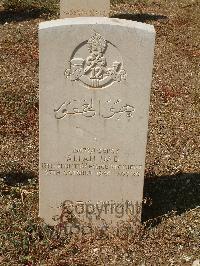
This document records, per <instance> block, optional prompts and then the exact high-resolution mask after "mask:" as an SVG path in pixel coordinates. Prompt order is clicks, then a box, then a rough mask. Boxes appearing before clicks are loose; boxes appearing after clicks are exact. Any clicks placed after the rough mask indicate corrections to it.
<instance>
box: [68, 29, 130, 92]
mask: <svg viewBox="0 0 200 266" xmlns="http://www.w3.org/2000/svg"><path fill="white" fill-rule="evenodd" d="M86 48H87V49H86ZM81 56H85V59H84V57H81ZM113 58H116V60H115V61H114V62H113V61H112V59H113ZM69 64H70V68H68V69H66V70H65V77H66V78H67V79H70V80H71V81H72V82H75V81H78V82H80V83H81V84H82V85H83V86H85V87H87V88H92V89H103V88H106V87H108V86H111V85H112V84H113V83H115V82H121V81H123V80H126V77H127V73H126V71H125V69H124V68H123V62H122V59H121V55H120V53H119V51H118V49H117V48H116V46H114V45H113V44H112V43H110V42H108V41H106V40H105V39H104V38H103V37H102V36H101V35H100V34H99V33H95V34H94V35H93V36H92V37H91V38H90V39H89V40H88V41H86V42H83V43H82V44H80V45H79V46H78V47H77V48H76V49H75V50H74V52H73V54H72V57H71V59H70V62H69Z"/></svg>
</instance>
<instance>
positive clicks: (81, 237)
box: [0, 0, 200, 266]
mask: <svg viewBox="0 0 200 266" xmlns="http://www.w3.org/2000/svg"><path fill="white" fill-rule="evenodd" d="M111 15H112V16H113V17H118V18H124V19H130V20H137V21H140V22H145V23H149V24H153V25H154V26H155V28H156V32H157V37H156V48H155V62H154V73H153V84H152V91H151V108H150V120H149V135H148V146H147V157H146V175H145V187H144V198H145V202H144V204H143V212H142V220H143V224H142V225H139V226H138V227H137V228H135V229H133V227H132V225H131V224H124V225H122V227H120V228H119V229H118V231H117V230H107V229H102V230H96V229H94V228H91V231H90V233H88V234H84V233H81V232H80V233H79V234H72V233H67V234H66V233H65V234H63V232H61V228H59V227H57V228H51V227H48V226H45V225H44V224H43V222H42V221H41V220H40V219H39V218H38V84H39V81H38V66H39V57H38V54H39V51H38V23H39V22H41V21H44V20H47V19H52V18H57V17H58V16H57V15H52V14H51V15H50V14H47V13H44V12H43V10H37V9H35V10H30V11H20V12H14V11H12V12H11V11H6V10H4V9H3V8H2V7H1V8H0V36H1V39H0V49H1V53H0V78H1V79H0V147H1V153H0V178H1V179H0V187H1V188H0V191H1V192H0V193H1V194H0V196H1V197H0V212H1V222H0V228H1V234H0V245H1V251H0V264H1V265H141V266H142V265H145V266H146V265H194V266H197V265H200V262H199V260H200V207H199V206H200V121H199V112H200V90H199V89H200V79H199V73H200V72H199V62H200V60H199V58H200V34H199V29H200V1H195V0H184V1H179V0H174V1H172V0H168V1H166V0H146V1H144V0H143V1H124V3H115V4H113V6H112V14H111ZM198 263H199V264H198Z"/></svg>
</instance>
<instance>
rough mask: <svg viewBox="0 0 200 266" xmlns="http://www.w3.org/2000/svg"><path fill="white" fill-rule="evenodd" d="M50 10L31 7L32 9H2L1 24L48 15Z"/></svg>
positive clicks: (0, 13)
mask: <svg viewBox="0 0 200 266" xmlns="http://www.w3.org/2000/svg"><path fill="white" fill-rule="evenodd" d="M48 13H49V12H48V11H47V9H45V8H44V9H31V10H21V11H11V10H3V11H0V24H5V23H6V22H7V23H10V22H21V21H25V20H26V21H27V20H28V21H29V20H32V19H36V18H39V17H41V16H42V15H43V16H44V15H47V14H48Z"/></svg>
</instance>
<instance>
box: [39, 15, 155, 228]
mask: <svg viewBox="0 0 200 266" xmlns="http://www.w3.org/2000/svg"><path fill="white" fill-rule="evenodd" d="M154 39H155V31H154V27H153V26H150V25H146V24H142V23H138V22H132V21H126V20H119V19H109V18H95V17H93V18H76V19H73V18H72V19H67V20H56V21H50V22H43V23H41V24H40V29H39V45H40V170H39V173H40V216H41V217H42V218H44V219H45V221H46V222H47V223H49V224H54V223H55V222H54V221H53V219H52V218H53V217H54V216H55V215H60V212H61V208H59V207H60V206H61V204H62V203H64V202H65V204H70V208H71V211H73V215H75V216H76V217H77V218H78V219H79V218H80V219H82V220H85V221H91V220H92V221H94V223H95V222H96V221H98V220H101V219H104V220H105V221H107V222H113V224H116V223H117V222H118V221H120V220H127V219H128V218H129V217H130V214H133V211H134V210H133V206H135V205H136V204H140V203H141V202H142V199H143V183H144V169H145V152H146V142H147V129H148V112H149V102H150V88H151V78H152V66H153V53H154Z"/></svg>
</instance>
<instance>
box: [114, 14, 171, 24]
mask: <svg viewBox="0 0 200 266" xmlns="http://www.w3.org/2000/svg"><path fill="white" fill-rule="evenodd" d="M112 17H113V18H120V19H127V20H133V21H138V22H146V21H156V20H163V19H168V17H167V16H164V15H155V14H147V13H142V14H140V13H137V14H133V13H119V14H115V15H114V16H112Z"/></svg>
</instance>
